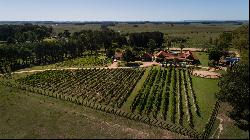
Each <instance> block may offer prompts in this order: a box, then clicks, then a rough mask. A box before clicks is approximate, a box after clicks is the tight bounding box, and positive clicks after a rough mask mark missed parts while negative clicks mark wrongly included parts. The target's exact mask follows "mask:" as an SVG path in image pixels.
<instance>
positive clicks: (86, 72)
mask: <svg viewBox="0 0 250 140" xmlns="http://www.w3.org/2000/svg"><path fill="white" fill-rule="evenodd" d="M144 71H145V70H144V69H136V70H135V69H97V68H96V69H79V70H61V71H53V70H50V71H45V72H42V73H37V74H33V75H30V76H27V77H25V78H21V79H18V80H17V83H19V84H20V85H27V86H29V87H33V88H34V89H33V90H40V89H45V90H46V91H48V92H49V94H50V96H54V97H57V98H63V99H65V100H70V101H76V100H77V101H79V102H83V101H84V100H87V101H91V102H98V103H101V104H105V105H108V106H112V107H117V108H120V107H121V106H122V104H123V103H124V102H125V101H126V99H127V97H128V96H129V95H130V93H131V91H132V90H133V88H134V86H135V85H136V83H137V81H138V80H139V79H140V77H141V76H142V75H143V73H144Z"/></svg>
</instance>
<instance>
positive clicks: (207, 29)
mask: <svg viewBox="0 0 250 140" xmlns="http://www.w3.org/2000/svg"><path fill="white" fill-rule="evenodd" d="M134 25H137V27H134ZM239 26H240V25H235V24H226V23H225V24H196V23H192V24H188V25H184V24H174V25H173V26H172V25H171V24H152V23H146V24H127V23H119V24H116V25H115V26H109V27H108V28H110V29H113V30H115V31H119V32H121V33H122V34H127V33H134V32H153V31H160V32H162V33H164V34H167V35H169V36H172V37H184V38H188V42H187V47H189V48H201V47H203V46H202V45H203V44H204V42H206V41H208V40H209V38H210V37H211V38H213V39H214V38H216V37H218V36H219V34H220V33H222V32H223V31H232V30H234V29H236V28H238V27H239ZM100 28H101V25H100V24H86V25H74V24H67V25H60V24H59V25H56V26H55V25H54V26H53V29H54V32H55V33H56V34H57V33H59V32H63V31H64V30H69V31H70V32H72V33H73V32H76V31H80V30H100Z"/></svg>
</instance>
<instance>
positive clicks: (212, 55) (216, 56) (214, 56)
mask: <svg viewBox="0 0 250 140" xmlns="http://www.w3.org/2000/svg"><path fill="white" fill-rule="evenodd" d="M222 56H223V52H222V51H221V50H219V49H218V48H217V47H213V48H212V49H210V50H209V54H208V59H209V60H214V61H215V62H216V64H214V65H217V64H218V63H219V60H220V58H221V57H222Z"/></svg>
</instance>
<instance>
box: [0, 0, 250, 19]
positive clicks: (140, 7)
mask: <svg viewBox="0 0 250 140" xmlns="http://www.w3.org/2000/svg"><path fill="white" fill-rule="evenodd" d="M248 5H249V0H0V21H6V20H8V21H11V20H33V21H35V20H52V21H179V20H249V6H248Z"/></svg>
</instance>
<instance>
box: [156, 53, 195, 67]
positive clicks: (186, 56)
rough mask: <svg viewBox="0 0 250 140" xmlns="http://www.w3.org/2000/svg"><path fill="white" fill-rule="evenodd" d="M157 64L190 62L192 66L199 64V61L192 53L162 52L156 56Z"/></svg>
mask: <svg viewBox="0 0 250 140" xmlns="http://www.w3.org/2000/svg"><path fill="white" fill-rule="evenodd" d="M154 57H155V58H156V61H157V62H164V61H166V62H169V61H176V62H188V63H192V64H197V63H199V59H198V58H197V56H195V55H194V54H193V53H192V52H191V51H185V52H183V53H179V52H170V51H160V52H158V53H156V54H155V55H154Z"/></svg>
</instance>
